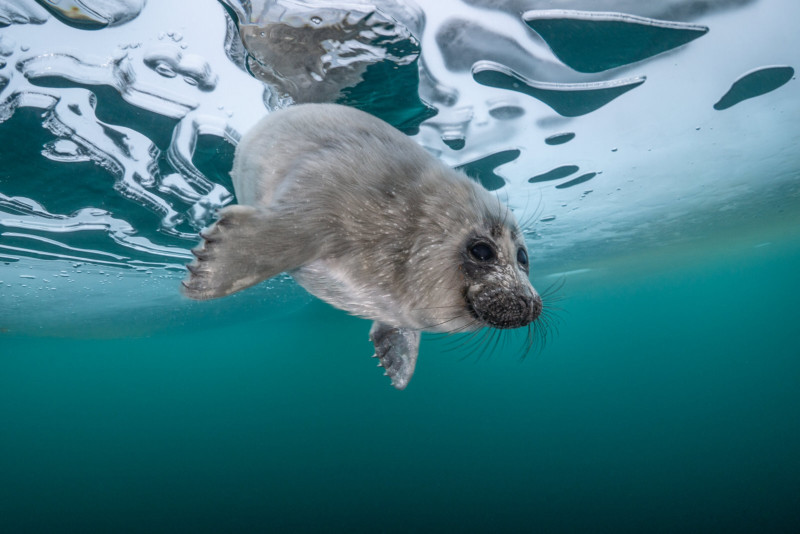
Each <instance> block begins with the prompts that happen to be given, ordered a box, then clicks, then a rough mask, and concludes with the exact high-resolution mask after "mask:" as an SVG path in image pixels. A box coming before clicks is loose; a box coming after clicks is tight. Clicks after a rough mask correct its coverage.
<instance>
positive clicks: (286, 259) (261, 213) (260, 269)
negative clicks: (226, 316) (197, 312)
mask: <svg viewBox="0 0 800 534" xmlns="http://www.w3.org/2000/svg"><path fill="white" fill-rule="evenodd" d="M219 215H220V217H219V220H218V221H217V222H216V223H214V224H213V225H212V226H211V227H210V228H208V229H207V230H205V231H203V232H201V233H200V235H201V237H202V238H203V243H202V244H201V245H200V246H199V247H197V248H195V249H194V250H192V254H194V255H195V257H196V258H197V260H196V261H195V262H193V263H192V264H190V265H187V266H186V268H187V269H188V270H189V273H191V274H190V276H189V278H188V279H187V280H184V281H183V282H182V283H183V288H182V290H183V294H184V295H186V296H187V297H189V298H192V299H196V300H206V299H214V298H218V297H224V296H226V295H230V294H231V293H234V292H236V291H239V290H241V289H245V288H248V287H250V286H253V285H255V284H257V283H259V282H261V281H263V280H266V279H267V278H271V277H273V276H275V275H277V274H279V273H281V272H283V271H287V270H290V269H295V268H297V267H299V266H300V265H302V264H304V263H307V262H308V261H310V260H312V259H313V258H314V257H315V256H316V254H317V248H318V247H316V246H314V241H315V239H314V238H313V236H312V237H310V238H309V236H304V235H298V234H297V230H296V229H295V228H294V227H293V226H292V225H291V224H287V223H286V222H285V221H284V220H282V219H281V218H280V217H277V216H275V215H272V214H271V213H270V212H268V211H266V210H261V209H257V208H254V207H252V206H229V207H227V208H225V209H223V210H221V211H220V214H219Z"/></svg>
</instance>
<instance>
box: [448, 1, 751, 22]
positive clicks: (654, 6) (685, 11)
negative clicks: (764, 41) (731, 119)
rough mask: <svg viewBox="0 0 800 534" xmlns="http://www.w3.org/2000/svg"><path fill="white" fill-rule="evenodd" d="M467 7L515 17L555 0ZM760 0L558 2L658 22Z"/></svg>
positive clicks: (483, 3)
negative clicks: (481, 8)
mask: <svg viewBox="0 0 800 534" xmlns="http://www.w3.org/2000/svg"><path fill="white" fill-rule="evenodd" d="M462 1H463V2H464V3H465V4H468V5H473V6H479V7H484V8H487V9H496V10H499V11H505V12H506V13H510V14H511V15H513V16H515V17H516V16H518V15H519V14H520V13H523V12H525V11H528V10H531V9H549V8H552V7H553V4H554V3H555V2H554V1H553V0H462ZM756 1H757V0H652V1H643V0H558V6H559V7H560V8H562V9H587V10H588V9H591V10H594V11H622V12H625V13H631V14H633V15H639V16H640V17H650V18H656V19H667V20H681V21H687V20H692V19H695V18H697V17H701V16H703V15H706V14H708V13H714V12H716V11H721V10H723V9H730V8H735V7H741V6H745V5H748V4H752V3H754V2H756Z"/></svg>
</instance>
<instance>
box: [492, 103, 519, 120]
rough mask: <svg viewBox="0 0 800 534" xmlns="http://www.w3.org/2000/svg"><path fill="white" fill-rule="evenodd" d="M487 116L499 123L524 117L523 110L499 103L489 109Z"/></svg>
mask: <svg viewBox="0 0 800 534" xmlns="http://www.w3.org/2000/svg"><path fill="white" fill-rule="evenodd" d="M489 115H491V116H492V117H493V118H495V119H497V120H500V121H508V120H512V119H518V118H520V117H522V116H523V115H525V109H524V108H521V107H520V106H515V105H513V104H502V103H500V104H496V105H494V106H492V107H490V108H489Z"/></svg>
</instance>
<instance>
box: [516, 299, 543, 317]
mask: <svg viewBox="0 0 800 534" xmlns="http://www.w3.org/2000/svg"><path fill="white" fill-rule="evenodd" d="M519 299H520V300H521V301H522V307H523V309H525V310H527V311H528V317H529V320H528V322H533V321H535V320H536V319H537V318H538V317H539V315H540V314H541V313H542V297H540V296H539V295H537V294H536V293H534V294H533V295H532V296H528V295H523V296H521V297H519Z"/></svg>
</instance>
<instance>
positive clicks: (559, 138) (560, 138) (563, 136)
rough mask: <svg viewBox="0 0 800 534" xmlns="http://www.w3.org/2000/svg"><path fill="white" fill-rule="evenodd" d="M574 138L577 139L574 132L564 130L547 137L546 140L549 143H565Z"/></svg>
mask: <svg viewBox="0 0 800 534" xmlns="http://www.w3.org/2000/svg"><path fill="white" fill-rule="evenodd" d="M573 139H575V133H574V132H563V133H557V134H553V135H551V136H550V137H548V138H547V139H545V140H544V142H545V143H547V144H548V145H563V144H564V143H569V142H570V141H572V140H573Z"/></svg>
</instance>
